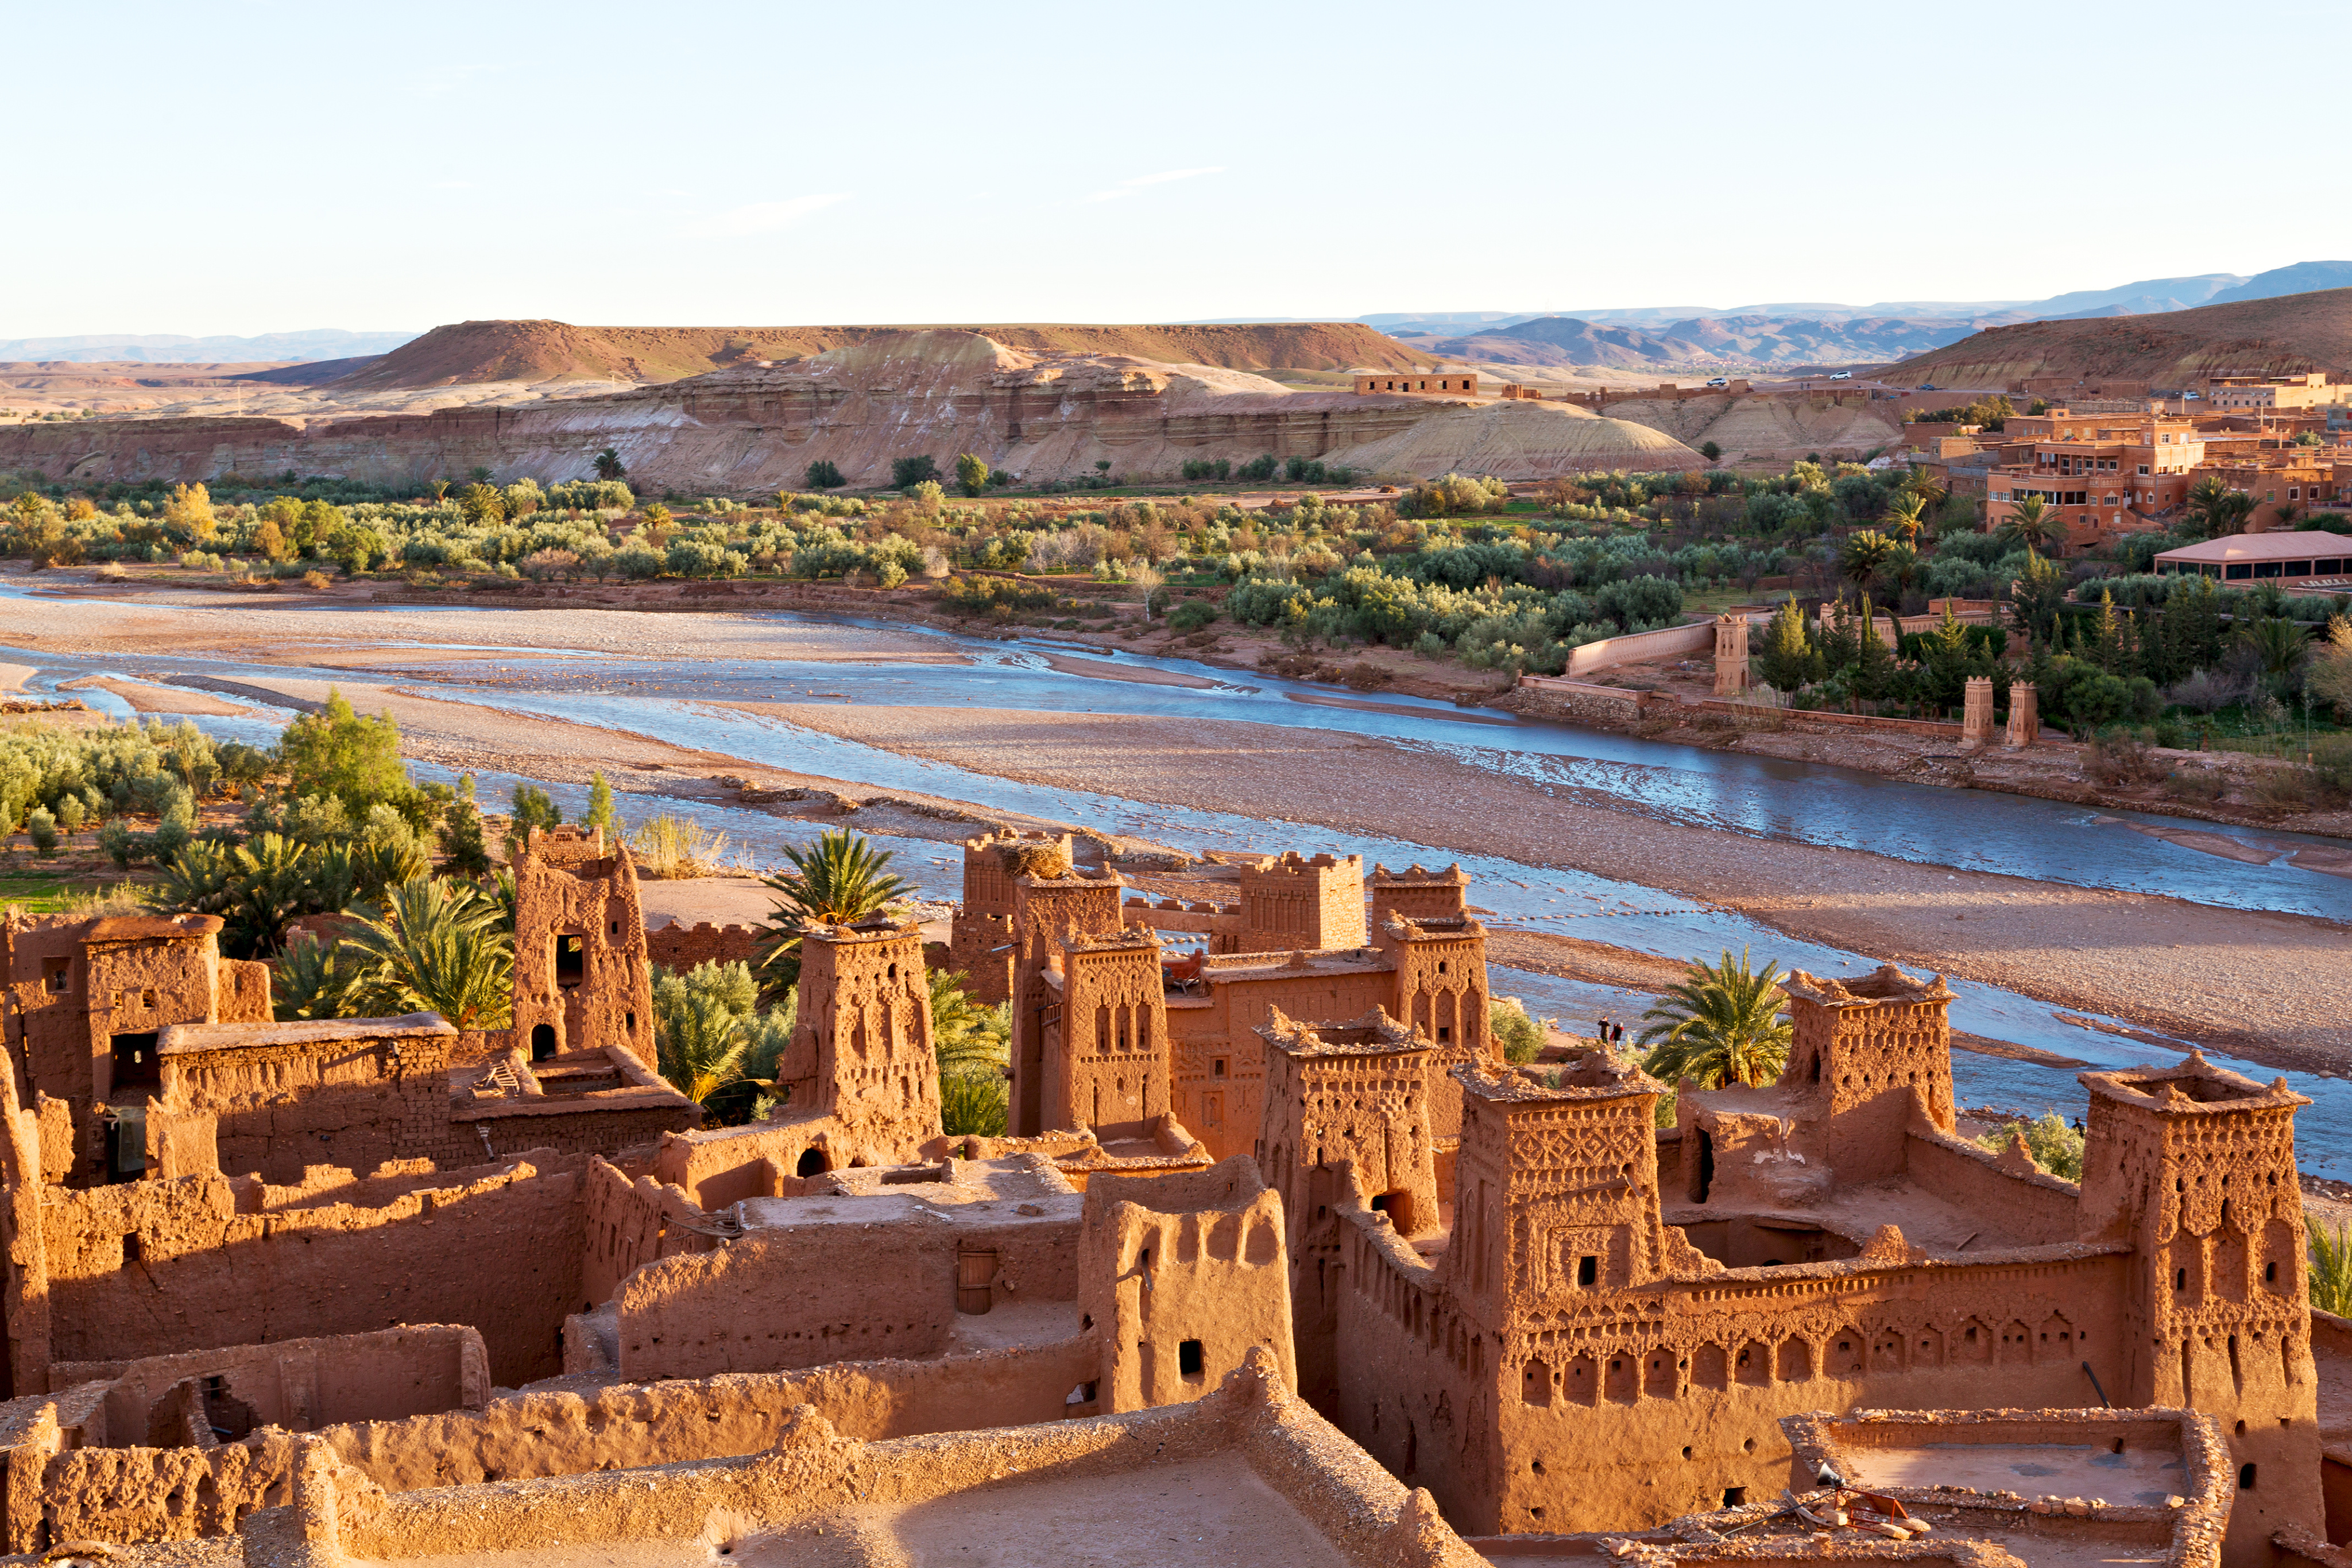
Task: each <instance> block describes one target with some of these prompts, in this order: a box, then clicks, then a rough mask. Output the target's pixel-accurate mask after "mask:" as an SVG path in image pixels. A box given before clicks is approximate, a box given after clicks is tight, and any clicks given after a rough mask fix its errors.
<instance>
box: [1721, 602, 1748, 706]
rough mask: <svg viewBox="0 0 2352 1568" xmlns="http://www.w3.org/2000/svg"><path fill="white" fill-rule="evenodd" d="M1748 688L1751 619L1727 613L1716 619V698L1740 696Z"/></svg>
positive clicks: (1736, 613)
mask: <svg viewBox="0 0 2352 1568" xmlns="http://www.w3.org/2000/svg"><path fill="white" fill-rule="evenodd" d="M1747 689H1748V617H1747V616H1745V615H1743V614H1741V613H1740V612H1738V611H1736V610H1727V611H1725V612H1723V613H1722V614H1720V615H1718V616H1717V617H1716V618H1715V695H1717V696H1719V697H1731V696H1738V695H1739V694H1740V693H1741V692H1744V691H1746V690H1747Z"/></svg>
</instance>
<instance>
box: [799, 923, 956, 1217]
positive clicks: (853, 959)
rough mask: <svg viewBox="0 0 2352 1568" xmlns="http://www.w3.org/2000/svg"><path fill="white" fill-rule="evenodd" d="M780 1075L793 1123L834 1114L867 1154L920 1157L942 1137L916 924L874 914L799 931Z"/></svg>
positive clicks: (927, 991)
mask: <svg viewBox="0 0 2352 1568" xmlns="http://www.w3.org/2000/svg"><path fill="white" fill-rule="evenodd" d="M776 1076H777V1079H778V1081H779V1082H780V1084H788V1085H789V1086H790V1092H789V1095H788V1097H787V1099H786V1101H785V1104H786V1107H787V1109H788V1111H789V1112H790V1113H791V1114H792V1115H793V1117H795V1118H799V1117H802V1116H804V1115H817V1116H830V1117H832V1118H834V1119H835V1121H837V1122H840V1123H842V1124H844V1126H845V1129H846V1130H848V1131H849V1132H851V1133H853V1134H858V1135H859V1136H860V1138H861V1140H862V1143H863V1145H864V1146H866V1147H867V1148H868V1149H871V1148H874V1147H875V1146H877V1144H878V1145H880V1146H881V1147H883V1148H884V1149H885V1150H886V1151H887V1152H888V1153H889V1155H890V1157H895V1158H898V1159H902V1160H908V1159H916V1158H919V1152H918V1146H919V1145H920V1144H921V1143H922V1142H923V1141H924V1140H925V1139H927V1138H935V1137H937V1136H939V1134H940V1087H939V1066H938V1061H937V1059H936V1058H935V1057H934V1055H933V1053H932V1049H931V993H930V987H929V984H928V983H927V982H926V981H925V980H924V977H923V936H922V927H921V926H920V925H917V924H915V923H914V922H912V921H909V922H908V923H906V924H904V925H900V924H898V922H895V921H892V920H889V919H887V918H885V917H881V916H875V917H871V918H868V919H866V920H861V921H859V922H858V923H857V924H856V925H813V926H810V927H809V928H807V930H806V931H804V932H803V935H802V936H801V979H800V1006H799V1010H798V1014H797V1016H796V1018H795V1019H794V1021H793V1038H792V1042H791V1044H789V1045H788V1046H786V1047H785V1048H784V1053H783V1055H782V1058H780V1059H779V1060H778V1061H777V1063H776ZM802 1174H806V1173H802Z"/></svg>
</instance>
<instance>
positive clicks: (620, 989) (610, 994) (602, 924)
mask: <svg viewBox="0 0 2352 1568" xmlns="http://www.w3.org/2000/svg"><path fill="white" fill-rule="evenodd" d="M514 877H515V959H514V1040H515V1043H516V1044H517V1045H518V1046H520V1047H522V1048H524V1049H525V1050H527V1051H529V1052H530V1059H531V1060H532V1061H546V1060H548V1059H549V1058H550V1057H552V1056H555V1055H557V1054H559V1053H560V1052H562V1051H592V1050H596V1049H599V1048H603V1047H607V1046H615V1045H617V1046H619V1047H621V1048H622V1049H624V1050H625V1051H628V1052H630V1053H631V1054H632V1055H634V1056H635V1057H636V1058H637V1059H638V1060H639V1061H651V1060H652V1059H653V1056H654V1035H653V1029H654V1023H653V1019H654V990H653V968H652V965H651V962H650V961H649V959H648V957H647V956H646V916H645V908H644V905H643V904H640V903H639V902H638V899H637V870H636V865H635V862H633V861H631V860H630V858H629V846H628V845H626V844H625V843H618V842H615V843H614V844H613V845H612V846H611V847H610V848H609V849H608V848H607V847H606V845H605V843H604V829H602V828H590V829H588V830H587V831H584V832H583V831H581V830H580V829H577V828H553V829H548V828H533V829H531V830H530V836H529V837H528V838H527V839H526V840H525V841H524V842H523V843H522V845H521V846H520V849H519V850H518V852H516V855H515V857H514Z"/></svg>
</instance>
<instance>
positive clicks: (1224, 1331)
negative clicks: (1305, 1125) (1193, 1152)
mask: <svg viewBox="0 0 2352 1568" xmlns="http://www.w3.org/2000/svg"><path fill="white" fill-rule="evenodd" d="M1078 1246H1079V1252H1080V1255H1081V1262H1080V1273H1079V1284H1078V1303H1079V1305H1080V1306H1081V1307H1083V1308H1084V1309H1085V1310H1086V1312H1087V1317H1088V1318H1089V1319H1090V1320H1091V1321H1092V1322H1094V1324H1095V1325H1096V1332H1097V1333H1098V1334H1099V1335H1101V1337H1102V1342H1103V1352H1102V1375H1101V1381H1100V1383H1099V1384H1098V1385H1097V1397H1098V1400H1099V1402H1100V1404H1101V1406H1102V1408H1103V1409H1104V1410H1105V1411H1119V1410H1139V1409H1142V1408H1144V1407H1145V1406H1154V1405H1173V1404H1179V1403H1181V1402H1184V1401H1186V1400H1192V1399H1198V1398H1200V1397H1201V1396H1202V1395H1204V1394H1207V1393H1209V1392H1210V1391H1211V1390H1213V1389H1214V1388H1215V1387H1216V1386H1217V1385H1218V1384H1219V1383H1220V1382H1222V1381H1223V1378H1224V1376H1225V1375H1226V1374H1227V1373H1228V1372H1231V1371H1233V1370H1234V1369H1235V1368H1237V1367H1239V1366H1240V1365H1241V1364H1243V1362H1244V1360H1245V1359H1246V1358H1247V1357H1248V1355H1249V1354H1250V1353H1251V1351H1253V1350H1255V1349H1257V1348H1260V1347H1264V1348H1265V1349H1266V1350H1268V1351H1270V1352H1271V1353H1272V1354H1273V1355H1274V1357H1275V1359H1276V1364H1278V1365H1279V1366H1280V1367H1281V1369H1282V1375H1283V1380H1284V1382H1285V1383H1286V1385H1291V1386H1294V1387H1295V1386H1296V1385H1297V1365H1296V1364H1295V1362H1294V1359H1293V1354H1292V1348H1291V1343H1292V1333H1291V1323H1290V1289H1289V1278H1288V1274H1289V1268H1288V1260H1287V1256H1286V1251H1287V1249H1286V1248H1285V1246H1284V1244H1283V1237H1282V1200H1281V1198H1280V1197H1277V1196H1276V1194H1275V1193H1273V1192H1271V1191H1269V1190H1268V1189H1267V1188H1266V1187H1265V1185H1264V1184H1263V1183H1262V1182H1261V1181H1260V1180H1259V1178H1258V1173H1257V1167H1256V1166H1255V1165H1254V1164H1253V1163H1251V1162H1250V1161H1248V1160H1246V1159H1231V1160H1226V1161H1224V1162H1223V1164H1221V1165H1218V1166H1213V1167H1212V1168H1211V1169H1209V1170H1206V1171H1200V1172H1194V1173H1189V1174H1185V1175H1179V1176H1150V1177H1131V1176H1098V1177H1097V1178H1095V1179H1094V1180H1093V1181H1091V1182H1089V1183H1088V1184H1087V1198H1086V1218H1085V1224H1084V1228H1083V1231H1082V1233H1081V1236H1080V1238H1079V1243H1078Z"/></svg>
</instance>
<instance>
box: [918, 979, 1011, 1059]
mask: <svg viewBox="0 0 2352 1568" xmlns="http://www.w3.org/2000/svg"><path fill="white" fill-rule="evenodd" d="M923 978H924V980H925V981H926V982H927V983H928V984H929V987H930V990H931V1051H932V1053H933V1054H934V1055H935V1056H937V1057H938V1058H939V1065H940V1076H941V1077H942V1078H949V1077H954V1076H957V1075H959V1074H965V1073H972V1072H978V1073H981V1074H982V1075H983V1076H985V1075H987V1074H991V1073H997V1074H1000V1075H1001V1072H1002V1070H1003V1067H1004V1065H1005V1063H1006V1062H1007V1061H1009V1060H1010V1059H1011V1049H1012V1038H1013V1017H1012V1012H1011V1009H1010V1008H1009V1006H1004V1005H1000V1006H997V1007H992V1008H991V1007H983V1006H982V1005H981V1004H980V1003H978V1002H976V1001H973V1000H972V999H971V997H970V996H969V995H967V994H966V993H965V991H964V988H963V984H962V981H963V977H962V976H961V975H959V974H954V973H951V972H950V971H948V970H946V969H933V970H930V971H929V973H927V974H926V975H925V976H924V977H923Z"/></svg>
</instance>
